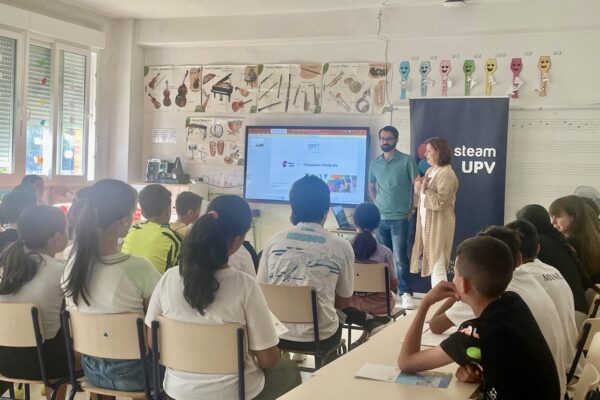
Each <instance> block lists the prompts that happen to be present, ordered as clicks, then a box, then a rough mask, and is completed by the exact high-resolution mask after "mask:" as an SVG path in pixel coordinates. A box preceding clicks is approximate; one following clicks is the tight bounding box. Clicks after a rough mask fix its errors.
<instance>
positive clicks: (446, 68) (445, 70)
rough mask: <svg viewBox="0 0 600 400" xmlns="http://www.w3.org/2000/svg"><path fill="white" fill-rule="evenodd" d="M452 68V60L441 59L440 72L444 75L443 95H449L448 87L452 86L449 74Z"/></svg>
mask: <svg viewBox="0 0 600 400" xmlns="http://www.w3.org/2000/svg"><path fill="white" fill-rule="evenodd" d="M451 70H452V65H451V64H450V60H442V61H440V74H441V75H442V96H448V87H452V81H450V80H448V75H450V71H451Z"/></svg>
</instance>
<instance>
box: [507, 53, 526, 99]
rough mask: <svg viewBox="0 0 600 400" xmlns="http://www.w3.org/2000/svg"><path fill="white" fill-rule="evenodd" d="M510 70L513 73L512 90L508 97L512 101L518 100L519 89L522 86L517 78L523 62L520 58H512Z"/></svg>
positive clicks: (521, 82)
mask: <svg viewBox="0 0 600 400" xmlns="http://www.w3.org/2000/svg"><path fill="white" fill-rule="evenodd" d="M510 70H511V71H512V73H513V80H512V88H511V91H510V95H511V97H512V98H513V99H518V98H519V88H520V87H521V86H523V81H522V80H521V78H519V75H520V74H521V71H522V70H523V61H522V60H521V59H520V58H513V59H512V60H511V61H510Z"/></svg>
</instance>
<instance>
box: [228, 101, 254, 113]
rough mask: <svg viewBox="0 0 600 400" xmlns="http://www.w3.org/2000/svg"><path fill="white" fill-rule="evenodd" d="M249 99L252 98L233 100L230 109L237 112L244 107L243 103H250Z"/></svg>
mask: <svg viewBox="0 0 600 400" xmlns="http://www.w3.org/2000/svg"><path fill="white" fill-rule="evenodd" d="M251 101H252V99H250V100H246V101H234V102H233V103H231V109H232V110H233V112H238V111H240V110H241V109H242V108H244V104H246V103H250V102H251Z"/></svg>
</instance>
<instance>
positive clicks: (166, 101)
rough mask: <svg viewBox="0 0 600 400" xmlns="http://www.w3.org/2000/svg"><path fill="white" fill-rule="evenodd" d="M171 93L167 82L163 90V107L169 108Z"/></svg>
mask: <svg viewBox="0 0 600 400" xmlns="http://www.w3.org/2000/svg"><path fill="white" fill-rule="evenodd" d="M170 96H171V91H170V90H169V81H166V82H165V90H163V106H165V107H171V97H170Z"/></svg>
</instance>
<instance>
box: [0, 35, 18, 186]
mask: <svg viewBox="0 0 600 400" xmlns="http://www.w3.org/2000/svg"><path fill="white" fill-rule="evenodd" d="M16 53H17V41H16V40H15V39H12V38H8V37H4V36H0V174H10V173H12V169H13V168H12V166H13V160H12V157H13V138H14V127H15V123H14V119H15V116H14V111H15V76H16V56H17V54H16Z"/></svg>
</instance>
